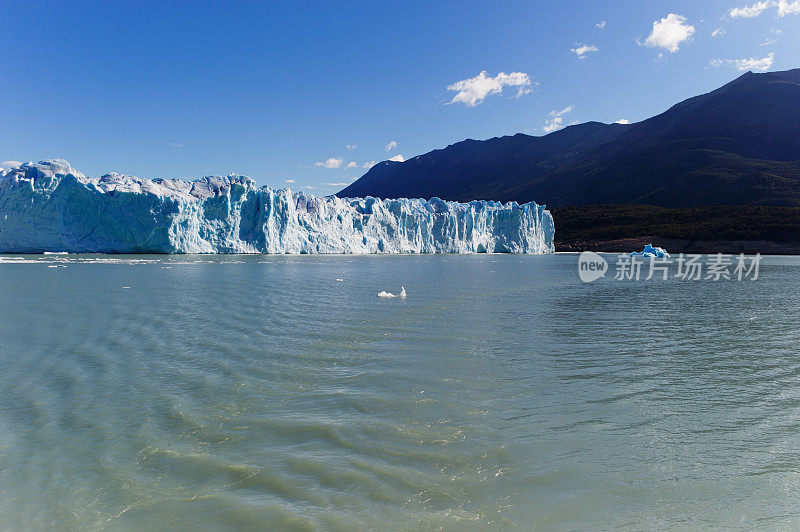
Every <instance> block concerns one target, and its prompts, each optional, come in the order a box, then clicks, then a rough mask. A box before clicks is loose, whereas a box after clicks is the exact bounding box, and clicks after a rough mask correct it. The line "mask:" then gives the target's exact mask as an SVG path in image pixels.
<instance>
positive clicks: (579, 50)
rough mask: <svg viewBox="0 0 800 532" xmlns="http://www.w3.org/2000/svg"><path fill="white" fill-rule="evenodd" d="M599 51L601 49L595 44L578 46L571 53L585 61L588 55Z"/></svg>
mask: <svg viewBox="0 0 800 532" xmlns="http://www.w3.org/2000/svg"><path fill="white" fill-rule="evenodd" d="M598 51H600V49H599V48H598V47H597V46H595V45H593V44H576V45H575V48H573V49H571V50H570V52H572V53H574V54H575V55H577V56H578V58H579V59H584V58H585V57H586V55H587V54H590V53H592V52H598Z"/></svg>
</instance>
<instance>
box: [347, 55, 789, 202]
mask: <svg viewBox="0 0 800 532" xmlns="http://www.w3.org/2000/svg"><path fill="white" fill-rule="evenodd" d="M337 195H338V196H342V197H345V196H350V197H353V196H367V195H371V196H376V197H382V198H386V197H432V196H437V197H441V198H443V199H448V200H455V201H470V200H473V199H493V200H498V201H510V200H515V201H519V202H527V201H534V200H535V201H538V202H539V203H546V204H547V205H548V206H553V207H559V206H568V205H591V204H602V203H631V204H651V205H657V206H661V207H696V206H710V205H774V206H789V207H791V206H800V69H793V70H787V71H782V72H769V73H762V74H755V73H752V72H748V73H745V74H743V75H741V76H739V77H737V78H736V79H734V80H732V81H730V82H729V83H727V84H725V85H723V86H721V87H719V88H717V89H715V90H713V91H710V92H708V93H705V94H701V95H698V96H694V97H692V98H688V99H687V100H684V101H682V102H679V103H677V104H675V105H673V106H672V107H670V108H669V109H667V110H666V111H664V112H662V113H660V114H657V115H655V116H653V117H650V118H647V119H645V120H642V121H640V122H636V123H634V124H603V123H600V122H585V123H582V124H577V125H573V126H569V127H566V128H564V129H561V130H559V131H556V132H553V133H550V134H548V135H544V136H541V137H535V136H530V135H525V134H522V133H517V134H515V135H508V136H503V137H494V138H491V139H487V140H474V139H466V140H463V141H460V142H456V143H454V144H451V145H449V146H447V147H445V148H441V149H437V150H433V151H431V152H428V153H425V154H422V155H418V156H416V157H412V158H410V159H408V160H407V161H405V162H403V163H400V162H390V161H384V162H382V163H379V164H378V165H376V166H374V167H373V168H372V169H370V170H369V171H368V172H367V173H366V174H364V176H362V177H361V178H360V179H358V180H357V181H355V182H354V183H352V184H351V185H350V186H348V187H346V188H345V189H343V190H342V191H340V192H339V193H337Z"/></svg>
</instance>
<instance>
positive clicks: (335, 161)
mask: <svg viewBox="0 0 800 532" xmlns="http://www.w3.org/2000/svg"><path fill="white" fill-rule="evenodd" d="M342 164H344V159H340V158H338V157H330V158H329V159H328V160H326V161H324V162H321V163H316V164H315V165H314V166H321V167H323V168H341V167H342Z"/></svg>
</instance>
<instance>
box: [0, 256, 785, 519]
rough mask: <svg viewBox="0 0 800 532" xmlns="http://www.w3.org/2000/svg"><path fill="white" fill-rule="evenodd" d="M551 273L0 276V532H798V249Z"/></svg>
mask: <svg viewBox="0 0 800 532" xmlns="http://www.w3.org/2000/svg"><path fill="white" fill-rule="evenodd" d="M577 260H578V259H577V256H576V255H551V256H510V255H481V256H377V257H376V256H366V257H363V256H362V257H341V256H336V257H327V256H303V257H283V256H249V257H243V256H220V257H194V256H183V257H168V256H165V257H153V256H119V257H112V256H83V255H81V256H52V255H51V256H43V257H33V256H28V257H26V256H17V257H11V256H3V257H0V529H2V530H5V529H35V530H41V529H47V528H51V527H55V528H58V529H65V530H86V529H108V530H115V529H140V530H148V529H149V530H159V529H165V528H167V529H168V528H173V529H175V528H188V527H199V528H203V529H228V528H236V529H242V530H264V529H272V530H281V529H290V530H317V529H319V530H348V531H349V530H359V529H374V530H383V529H388V528H391V529H413V530H418V529H431V528H440V527H443V528H444V529H445V530H469V529H484V528H500V529H515V528H519V529H523V530H525V529H530V528H532V527H534V526H535V527H537V528H544V529H549V528H558V529H564V528H567V529H585V528H588V527H591V526H596V527H598V528H602V529H607V528H613V527H623V528H630V529H661V528H698V527H699V528H703V527H712V526H722V527H734V528H752V527H761V528H783V529H793V528H797V527H798V526H800V354H798V352H799V351H800V297H798V296H800V290H799V289H800V258H797V257H783V258H778V257H767V258H765V259H764V260H763V261H762V263H761V267H760V273H759V279H758V280H755V281H741V282H737V281H720V282H713V281H697V282H689V281H681V280H676V279H674V278H673V279H671V280H669V281H666V282H665V281H656V280H651V281H640V282H634V281H628V282H625V281H614V280H613V279H601V280H599V281H597V282H595V283H592V284H584V283H581V281H580V280H579V279H578V275H577ZM401 285H404V286H405V288H406V291H407V292H408V297H407V298H406V299H405V300H400V299H382V298H378V297H377V293H378V292H379V291H381V290H388V291H391V292H395V293H397V292H398V291H399V290H400V286H401Z"/></svg>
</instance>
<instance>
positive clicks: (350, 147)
mask: <svg viewBox="0 0 800 532" xmlns="http://www.w3.org/2000/svg"><path fill="white" fill-rule="evenodd" d="M356 148H358V144H348V145H347V149H348V150H354V149H356Z"/></svg>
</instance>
